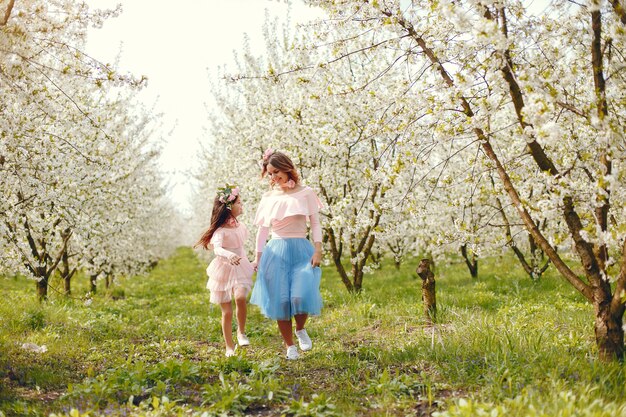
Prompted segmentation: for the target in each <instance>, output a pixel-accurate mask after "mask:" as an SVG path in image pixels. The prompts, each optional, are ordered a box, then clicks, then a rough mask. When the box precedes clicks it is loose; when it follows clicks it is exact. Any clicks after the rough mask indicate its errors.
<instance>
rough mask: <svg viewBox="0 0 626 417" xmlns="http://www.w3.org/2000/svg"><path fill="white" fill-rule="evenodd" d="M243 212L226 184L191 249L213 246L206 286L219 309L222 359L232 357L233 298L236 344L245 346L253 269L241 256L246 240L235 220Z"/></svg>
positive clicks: (233, 190) (236, 195)
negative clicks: (223, 343)
mask: <svg viewBox="0 0 626 417" xmlns="http://www.w3.org/2000/svg"><path fill="white" fill-rule="evenodd" d="M242 212H243V204H242V202H241V196H240V195H239V188H238V187H236V186H232V185H226V186H225V187H223V188H219V189H218V191H217V196H216V197H215V200H214V202H213V212H212V214H211V225H210V226H209V229H208V230H207V231H206V232H204V234H203V235H202V237H201V238H200V240H199V241H198V242H197V243H196V244H195V245H194V247H197V246H202V247H203V248H205V249H208V248H209V245H211V246H212V247H213V252H214V253H215V255H216V256H215V258H214V259H213V260H212V261H211V263H210V264H209V266H208V267H207V269H206V272H207V275H208V276H209V281H208V282H207V285H206V287H207V288H208V289H209V290H210V292H211V297H210V300H209V301H210V302H211V303H213V304H219V305H220V307H221V309H222V333H223V335H224V342H226V356H228V357H230V356H233V355H234V354H235V349H236V345H235V343H234V342H233V334H232V320H233V308H232V305H231V299H232V296H233V295H234V298H235V304H236V306H237V341H238V342H239V345H240V346H247V345H249V344H250V341H249V340H248V338H247V337H246V334H245V328H246V297H247V295H248V293H249V292H250V289H251V288H252V274H253V272H254V271H253V268H252V265H251V264H250V262H249V261H248V258H247V257H246V255H245V254H244V249H243V245H244V242H245V240H246V239H247V237H248V230H247V229H246V226H245V225H244V224H243V223H241V222H239V221H238V220H237V217H239V215H240V214H241V213H242Z"/></svg>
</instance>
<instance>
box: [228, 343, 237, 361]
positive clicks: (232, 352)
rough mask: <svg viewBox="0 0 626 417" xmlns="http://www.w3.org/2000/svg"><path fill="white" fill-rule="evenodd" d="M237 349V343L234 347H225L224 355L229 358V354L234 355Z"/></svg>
mask: <svg viewBox="0 0 626 417" xmlns="http://www.w3.org/2000/svg"><path fill="white" fill-rule="evenodd" d="M236 350H237V345H235V347H234V348H232V349H231V348H228V347H227V348H226V357H227V358H230V357H231V356H235V351H236Z"/></svg>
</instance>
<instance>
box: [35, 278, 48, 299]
mask: <svg viewBox="0 0 626 417" xmlns="http://www.w3.org/2000/svg"><path fill="white" fill-rule="evenodd" d="M40 278H41V279H40V280H39V281H37V300H39V302H42V301H46V300H47V299H48V277H40Z"/></svg>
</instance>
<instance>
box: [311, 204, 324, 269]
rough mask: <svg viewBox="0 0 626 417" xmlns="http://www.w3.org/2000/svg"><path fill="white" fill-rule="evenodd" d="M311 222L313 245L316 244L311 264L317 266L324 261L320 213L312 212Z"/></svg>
mask: <svg viewBox="0 0 626 417" xmlns="http://www.w3.org/2000/svg"><path fill="white" fill-rule="evenodd" d="M309 222H310V223H311V235H313V245H314V246H315V252H313V256H312V257H311V265H312V266H313V267H316V266H320V264H321V263H322V225H321V224H320V215H319V213H315V214H311V215H310V216H309Z"/></svg>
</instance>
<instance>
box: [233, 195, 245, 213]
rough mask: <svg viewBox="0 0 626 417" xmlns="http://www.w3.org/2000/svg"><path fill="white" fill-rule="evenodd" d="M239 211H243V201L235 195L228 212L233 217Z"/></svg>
mask: <svg viewBox="0 0 626 417" xmlns="http://www.w3.org/2000/svg"><path fill="white" fill-rule="evenodd" d="M241 213H243V202H242V201H241V197H237V199H236V200H235V202H234V203H233V205H232V206H231V207H230V214H231V215H232V216H233V217H237V216H239V215H240V214H241Z"/></svg>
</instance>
